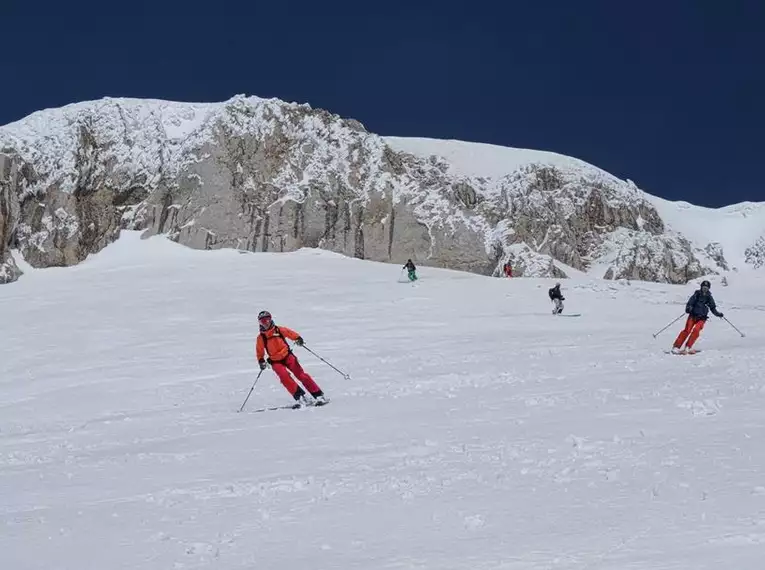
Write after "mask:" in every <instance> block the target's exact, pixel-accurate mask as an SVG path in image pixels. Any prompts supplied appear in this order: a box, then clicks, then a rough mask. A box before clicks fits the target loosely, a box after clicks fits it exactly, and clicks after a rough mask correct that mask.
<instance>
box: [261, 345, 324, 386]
mask: <svg viewBox="0 0 765 570" xmlns="http://www.w3.org/2000/svg"><path fill="white" fill-rule="evenodd" d="M271 368H273V369H274V372H276V375H277V376H278V377H279V380H280V381H281V383H282V386H284V387H285V388H286V389H287V391H288V392H289V393H290V394H292V395H293V396H294V395H295V392H297V390H298V385H297V382H295V381H294V380H293V379H292V376H290V372H292V374H294V375H295V378H297V379H298V380H300V383H301V384H303V386H305V389H306V390H308V392H310V393H311V394H316V393H318V392H321V388H319V386H318V384H316V382H314V381H313V378H311V377H310V376H309V375H308V373H307V372H306V371H305V370H303V367H302V366H300V363H299V362H298V359H297V357H296V356H295V355H294V354H289V355H287V358H285V359H284V360H282V361H280V362H272V363H271Z"/></svg>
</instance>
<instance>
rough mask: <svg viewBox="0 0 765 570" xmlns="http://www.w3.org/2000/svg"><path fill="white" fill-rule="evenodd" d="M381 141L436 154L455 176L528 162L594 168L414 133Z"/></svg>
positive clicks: (509, 169)
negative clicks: (416, 135) (418, 135)
mask: <svg viewBox="0 0 765 570" xmlns="http://www.w3.org/2000/svg"><path fill="white" fill-rule="evenodd" d="M385 142H387V143H388V144H389V145H391V147H393V148H394V149H395V150H397V151H400V152H407V153H410V154H413V155H416V156H420V157H423V158H428V157H430V156H439V157H441V158H443V159H444V160H446V162H447V163H448V164H449V168H450V170H451V172H452V173H453V174H455V175H457V176H469V177H476V178H481V177H484V178H502V177H503V176H507V175H508V174H512V173H513V172H515V171H516V170H519V169H520V168H522V167H524V166H528V165H530V164H547V165H551V166H556V167H558V168H562V169H564V170H568V169H579V170H592V169H594V168H595V167H593V166H591V165H589V164H587V163H586V162H583V161H581V160H578V159H576V158H571V157H569V156H565V155H562V154H557V153H554V152H546V151H542V150H531V149H519V148H508V147H504V146H497V145H492V144H485V143H475V142H466V141H456V140H443V139H431V138H417V137H385Z"/></svg>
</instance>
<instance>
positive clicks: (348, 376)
mask: <svg viewBox="0 0 765 570" xmlns="http://www.w3.org/2000/svg"><path fill="white" fill-rule="evenodd" d="M303 348H305V349H306V350H307V351H308V352H310V353H311V354H313V355H314V356H315V357H316V358H318V359H319V360H321V361H322V362H323V363H324V364H326V365H327V366H329V367H330V368H331V369H332V370H334V371H335V372H337V373H338V374H340V375H341V376H342V377H343V378H345V379H346V380H350V379H351V375H350V374H346V373H345V372H343V371H342V370H339V369H338V368H336V367H335V366H333V365H332V364H330V363H329V362H327V361H326V360H324V359H323V358H322V357H321V356H319V355H318V354H316V353H315V352H314V351H313V350H311V349H310V348H308V347H307V346H306V345H303Z"/></svg>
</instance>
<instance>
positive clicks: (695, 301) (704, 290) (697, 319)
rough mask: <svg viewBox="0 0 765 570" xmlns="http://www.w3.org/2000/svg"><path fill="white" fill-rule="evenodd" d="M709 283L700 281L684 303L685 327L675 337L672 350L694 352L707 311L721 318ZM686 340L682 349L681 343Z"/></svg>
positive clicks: (707, 315) (678, 352)
mask: <svg viewBox="0 0 765 570" xmlns="http://www.w3.org/2000/svg"><path fill="white" fill-rule="evenodd" d="M710 288H711V284H710V283H709V281H702V282H701V287H700V288H699V290H698V291H696V292H694V293H693V295H691V297H690V299H688V302H687V303H686V304H685V312H686V313H688V319H687V320H686V321H685V328H684V329H683V330H682V331H680V334H679V335H677V339H675V344H673V345H672V352H674V353H676V354H681V353H683V352H687V353H690V354H693V353H694V352H696V351H695V350H693V345H694V343H695V342H696V341H697V340H698V338H699V335H700V334H701V331H702V329H703V328H704V325H705V324H706V322H707V319H708V318H709V312H710V311H711V312H712V314H713V315H715V316H716V317H719V318H723V316H724V315H723V314H722V313H721V312H720V311H718V310H717V305H716V304H715V300H714V297H712V293H710V291H709V290H710ZM686 339H687V340H688V342H687V343H686V345H685V349H683V343H684V342H685V341H686Z"/></svg>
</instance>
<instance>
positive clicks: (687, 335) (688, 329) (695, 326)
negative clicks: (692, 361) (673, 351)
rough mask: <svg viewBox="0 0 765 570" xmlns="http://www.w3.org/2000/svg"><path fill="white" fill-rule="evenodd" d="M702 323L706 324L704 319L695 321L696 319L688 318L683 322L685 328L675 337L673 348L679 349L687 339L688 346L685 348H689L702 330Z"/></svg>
mask: <svg viewBox="0 0 765 570" xmlns="http://www.w3.org/2000/svg"><path fill="white" fill-rule="evenodd" d="M704 323H706V321H705V320H704V319H697V318H696V317H691V316H689V317H688V320H687V321H685V328H684V329H683V330H682V331H680V334H679V335H677V339H675V344H674V347H675V348H681V347H682V346H683V343H684V342H685V339H688V344H687V345H686V346H687V347H688V348H691V347H692V346H693V344H694V343H695V342H696V341H697V340H698V338H699V335H700V334H701V330H702V329H703V328H704Z"/></svg>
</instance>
